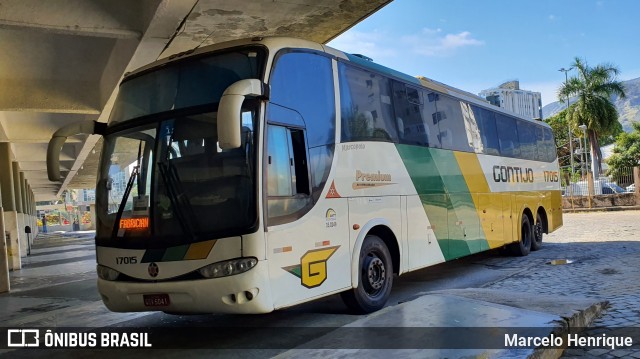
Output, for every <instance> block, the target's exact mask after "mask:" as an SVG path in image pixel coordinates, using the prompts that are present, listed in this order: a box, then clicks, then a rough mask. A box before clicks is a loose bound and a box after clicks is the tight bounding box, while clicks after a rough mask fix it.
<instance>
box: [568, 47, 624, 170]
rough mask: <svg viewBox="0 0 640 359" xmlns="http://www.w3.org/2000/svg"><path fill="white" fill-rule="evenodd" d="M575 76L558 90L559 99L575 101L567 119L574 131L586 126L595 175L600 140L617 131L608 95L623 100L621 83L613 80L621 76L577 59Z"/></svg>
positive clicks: (615, 114)
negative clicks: (616, 96)
mask: <svg viewBox="0 0 640 359" xmlns="http://www.w3.org/2000/svg"><path fill="white" fill-rule="evenodd" d="M571 66H573V67H574V68H575V69H576V70H577V71H578V76H577V77H572V78H570V79H569V80H568V81H567V82H566V83H564V84H563V85H562V86H561V87H560V89H559V90H558V96H559V97H560V98H571V97H576V102H575V103H573V104H572V105H571V106H569V110H568V111H567V119H568V121H569V123H570V124H571V126H572V127H573V128H577V126H579V125H581V124H585V125H586V126H587V136H588V137H589V142H590V143H591V156H592V157H591V158H593V159H594V163H595V167H596V168H594V171H595V173H594V175H595V176H596V178H597V176H599V175H600V173H601V166H600V164H601V163H602V152H601V151H600V144H599V141H598V140H599V138H600V137H602V136H606V135H609V134H611V133H613V132H615V130H616V128H617V127H618V111H617V110H616V108H615V106H614V105H613V102H611V95H618V96H619V97H620V98H624V97H625V92H624V86H623V85H622V82H620V81H618V80H617V79H616V76H617V75H618V73H619V72H620V70H618V68H617V67H615V66H614V65H611V64H600V65H597V66H595V67H590V66H589V65H587V62H586V61H585V60H583V59H580V58H578V57H576V58H575V60H574V62H573V64H571Z"/></svg>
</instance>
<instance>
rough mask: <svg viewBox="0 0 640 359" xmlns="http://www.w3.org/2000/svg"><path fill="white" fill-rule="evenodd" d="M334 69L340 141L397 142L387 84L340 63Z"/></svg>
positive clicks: (374, 76) (382, 80)
mask: <svg viewBox="0 0 640 359" xmlns="http://www.w3.org/2000/svg"><path fill="white" fill-rule="evenodd" d="M338 69H339V72H340V107H341V114H342V141H343V142H348V141H387V142H398V129H397V119H396V117H395V116H394V113H393V106H392V104H391V100H392V91H391V81H390V80H389V79H388V78H386V77H384V76H382V75H380V74H376V73H373V72H369V71H365V70H361V69H358V68H355V67H352V66H349V65H346V64H344V63H342V62H340V63H338Z"/></svg>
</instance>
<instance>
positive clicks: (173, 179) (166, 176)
mask: <svg viewBox="0 0 640 359" xmlns="http://www.w3.org/2000/svg"><path fill="white" fill-rule="evenodd" d="M172 143H173V135H172V136H171V137H170V138H169V144H168V148H169V149H170V148H171V144H172ZM169 156H170V151H167V156H166V158H165V161H166V162H167V163H168V165H167V163H164V162H160V161H159V162H158V169H159V170H160V176H161V177H162V181H163V182H164V185H165V187H166V188H167V194H168V197H169V200H170V201H171V207H172V208H173V212H174V214H175V215H176V217H177V218H178V222H180V227H182V230H183V231H184V232H185V233H186V234H188V235H189V237H191V239H192V240H196V235H195V233H196V232H198V230H197V228H194V227H195V225H194V223H193V221H192V219H193V218H195V213H194V212H193V208H192V207H191V202H189V199H188V198H187V196H186V195H185V193H184V190H183V189H182V186H181V183H182V182H181V181H180V177H179V176H178V171H177V170H176V168H175V166H174V165H173V163H172V162H171V159H170V158H169ZM183 210H186V212H187V214H186V216H185V213H184V211H183Z"/></svg>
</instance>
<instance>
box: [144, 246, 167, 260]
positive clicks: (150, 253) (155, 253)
mask: <svg viewBox="0 0 640 359" xmlns="http://www.w3.org/2000/svg"><path fill="white" fill-rule="evenodd" d="M164 252H165V249H164V248H154V249H147V250H146V251H145V252H144V256H142V263H149V262H160V261H162V257H163V256H164Z"/></svg>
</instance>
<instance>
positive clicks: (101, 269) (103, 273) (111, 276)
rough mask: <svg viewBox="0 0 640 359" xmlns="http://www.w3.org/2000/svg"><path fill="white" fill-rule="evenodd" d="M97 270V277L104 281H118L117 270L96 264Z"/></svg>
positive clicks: (118, 273)
mask: <svg viewBox="0 0 640 359" xmlns="http://www.w3.org/2000/svg"><path fill="white" fill-rule="evenodd" d="M97 270H98V277H100V278H101V279H104V280H111V281H113V280H116V279H118V276H119V275H120V272H118V271H117V270H115V269H111V268H109V267H105V266H103V265H100V264H98V267H97Z"/></svg>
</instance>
